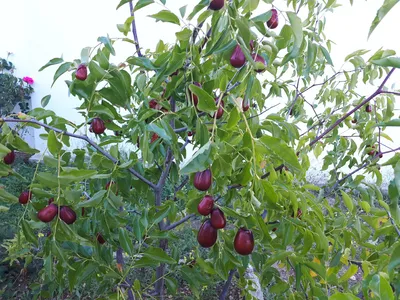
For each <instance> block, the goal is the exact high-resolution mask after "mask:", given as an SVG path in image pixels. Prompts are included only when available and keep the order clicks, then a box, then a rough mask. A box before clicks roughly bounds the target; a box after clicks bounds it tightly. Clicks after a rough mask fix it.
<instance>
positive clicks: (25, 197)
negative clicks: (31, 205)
mask: <svg viewBox="0 0 400 300" xmlns="http://www.w3.org/2000/svg"><path fill="white" fill-rule="evenodd" d="M31 198H32V193H31V192H30V191H24V192H22V193H21V195H19V199H18V201H19V203H21V204H27V203H28V202H29V200H31Z"/></svg>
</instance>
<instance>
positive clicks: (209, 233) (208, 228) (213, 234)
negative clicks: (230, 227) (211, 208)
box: [197, 219, 218, 248]
mask: <svg viewBox="0 0 400 300" xmlns="http://www.w3.org/2000/svg"><path fill="white" fill-rule="evenodd" d="M217 237H218V232H217V229H215V228H214V227H212V225H211V222H210V219H207V220H205V221H204V223H203V224H202V225H201V227H200V229H199V232H198V234H197V241H198V242H199V244H200V246H202V247H204V248H210V247H212V246H213V245H214V244H215V242H216V241H217Z"/></svg>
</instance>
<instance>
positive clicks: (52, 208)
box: [37, 203, 58, 223]
mask: <svg viewBox="0 0 400 300" xmlns="http://www.w3.org/2000/svg"><path fill="white" fill-rule="evenodd" d="M57 212H58V207H57V205H55V204H54V203H51V204H50V205H48V206H46V207H45V208H43V209H41V210H39V212H38V214H37V217H38V219H39V220H40V221H42V222H44V223H49V222H51V221H53V219H54V217H55V216H56V215H57Z"/></svg>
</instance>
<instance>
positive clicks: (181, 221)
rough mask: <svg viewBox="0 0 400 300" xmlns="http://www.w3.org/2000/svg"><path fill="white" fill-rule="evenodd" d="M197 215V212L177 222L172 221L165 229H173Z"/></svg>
mask: <svg viewBox="0 0 400 300" xmlns="http://www.w3.org/2000/svg"><path fill="white" fill-rule="evenodd" d="M195 216H196V214H190V215H187V216H186V217H184V218H182V219H180V220H179V221H177V222H175V223H172V224H171V225H168V226H167V227H165V228H164V230H165V231H168V230H172V229H174V228H176V227H178V226H179V225H181V224H183V223H185V222H186V221H188V220H190V219H191V218H193V217H195Z"/></svg>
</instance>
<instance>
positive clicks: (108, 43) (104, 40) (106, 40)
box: [97, 36, 115, 55]
mask: <svg viewBox="0 0 400 300" xmlns="http://www.w3.org/2000/svg"><path fill="white" fill-rule="evenodd" d="M97 41H98V42H100V43H103V44H104V46H105V47H106V48H107V49H108V50H109V51H110V53H111V54H112V55H115V49H114V47H113V45H112V43H111V40H110V38H109V37H108V36H107V37H106V36H101V37H99V38H98V39H97Z"/></svg>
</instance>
